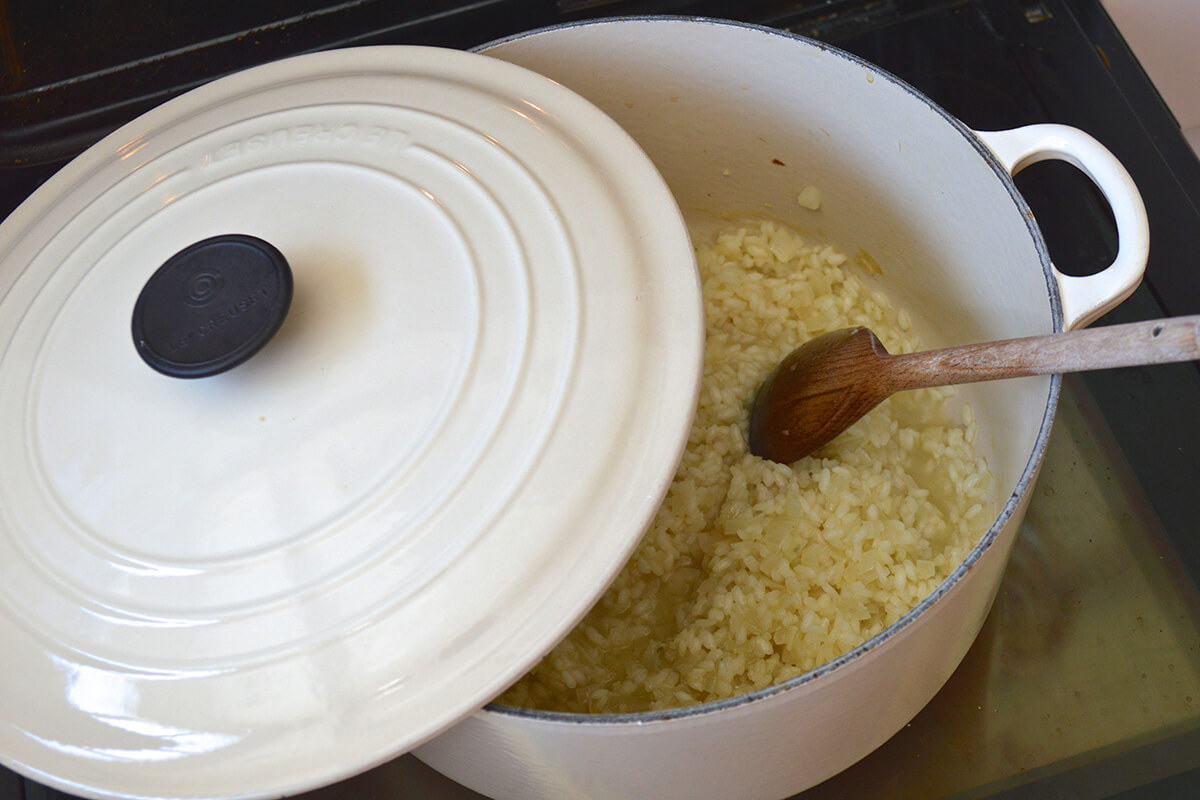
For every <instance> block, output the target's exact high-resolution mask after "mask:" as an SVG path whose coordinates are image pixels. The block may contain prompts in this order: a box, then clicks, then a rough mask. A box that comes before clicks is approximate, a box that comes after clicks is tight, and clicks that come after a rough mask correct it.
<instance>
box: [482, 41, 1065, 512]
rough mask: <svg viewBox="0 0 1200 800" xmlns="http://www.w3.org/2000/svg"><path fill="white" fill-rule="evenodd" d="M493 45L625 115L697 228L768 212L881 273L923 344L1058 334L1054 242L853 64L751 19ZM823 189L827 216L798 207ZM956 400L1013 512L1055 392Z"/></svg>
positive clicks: (957, 130) (910, 98) (1019, 390)
mask: <svg viewBox="0 0 1200 800" xmlns="http://www.w3.org/2000/svg"><path fill="white" fill-rule="evenodd" d="M485 52H487V54H488V55H492V56H495V57H498V58H503V59H505V60H509V61H513V62H516V63H518V64H521V65H523V66H526V67H529V68H531V69H533V70H535V71H537V72H540V73H542V74H544V75H547V76H549V77H551V78H553V79H554V80H556V81H559V82H561V83H563V84H565V85H566V86H567V87H569V88H571V89H574V90H575V91H577V92H579V93H580V94H582V95H583V96H584V97H586V98H588V99H589V100H591V101H592V102H593V103H595V104H597V105H598V106H600V108H602V109H603V110H604V111H605V112H607V113H608V114H609V115H610V116H612V117H613V118H614V119H616V121H617V122H618V123H620V124H621V125H622V126H623V127H624V128H625V130H627V131H629V132H630V134H632V136H633V137H634V138H635V139H636V140H637V141H638V143H639V144H640V145H641V146H642V147H643V148H644V149H645V150H646V152H647V153H648V154H649V156H650V158H651V159H652V160H653V161H654V163H655V165H656V166H657V167H658V168H659V170H660V171H661V172H662V173H663V176H664V177H665V178H666V180H667V183H668V184H669V185H670V187H671V189H672V191H673V193H674V194H675V197H676V199H677V200H678V201H679V203H680V205H681V207H682V208H683V209H684V212H685V215H687V216H688V218H689V222H690V223H691V224H692V226H693V229H696V228H704V227H707V226H710V225H712V224H713V223H715V222H716V223H719V222H721V221H725V220H730V219H735V218H737V217H739V216H742V215H748V214H759V215H766V216H770V217H773V218H777V219H779V220H781V221H783V222H786V223H788V224H790V225H792V226H794V227H796V228H797V229H799V230H800V231H801V232H802V233H804V234H807V235H811V236H812V237H813V238H814V239H820V240H823V241H826V242H828V243H830V244H833V245H835V246H837V247H839V248H841V249H842V250H844V251H845V252H846V253H847V254H848V255H850V256H851V258H854V259H856V260H858V261H859V262H860V264H866V265H867V271H874V270H875V267H876V266H877V267H878V270H879V274H878V276H877V278H876V280H877V282H878V284H879V285H880V287H881V288H883V289H884V290H885V291H886V293H887V294H888V295H889V297H891V298H892V300H893V301H894V302H895V303H896V304H897V305H898V306H900V307H903V308H908V309H912V311H913V312H914V318H915V319H917V320H919V323H918V327H919V328H920V332H921V333H922V335H923V336H922V338H923V339H924V341H925V343H926V345H927V346H931V347H933V346H946V345H951V344H966V343H970V342H976V341H985V340H992V339H1002V338H1010V337H1017V336H1030V335H1035V334H1040V333H1048V332H1050V331H1052V330H1053V329H1054V328H1055V327H1056V325H1057V323H1056V322H1055V320H1056V319H1058V318H1059V317H1060V314H1059V313H1058V310H1057V303H1058V296H1057V288H1056V286H1055V285H1054V284H1053V281H1052V279H1051V278H1050V276H1049V260H1048V257H1047V255H1046V253H1045V247H1044V244H1043V242H1042V240H1041V237H1040V235H1039V234H1038V233H1037V232H1036V226H1035V224H1034V222H1033V219H1032V215H1031V214H1030V212H1029V210H1028V207H1027V206H1026V205H1025V203H1024V201H1023V200H1021V198H1020V196H1019V195H1018V194H1017V193H1016V190H1015V188H1014V186H1013V184H1012V181H1011V179H1010V178H1009V176H1008V174H1007V172H1005V171H1004V168H1003V167H1001V166H1000V165H999V163H998V162H996V161H995V159H994V158H992V157H991V154H990V152H989V151H987V149H986V147H985V146H984V145H983V144H982V143H981V142H980V141H979V139H978V138H977V137H975V136H974V135H973V134H972V133H971V132H970V131H969V130H968V129H967V128H966V127H965V126H963V125H962V124H961V123H959V122H958V121H957V120H955V119H954V118H952V117H950V116H949V115H948V114H946V113H945V112H944V111H942V110H941V109H940V108H938V107H937V106H935V105H933V104H932V103H931V102H930V101H929V100H928V99H926V98H925V97H924V96H922V95H920V94H918V93H917V92H915V91H914V90H912V89H911V88H910V87H908V86H907V85H906V84H903V83H902V82H900V81H898V80H897V79H895V78H893V77H891V76H889V75H887V74H885V73H882V72H881V71H879V70H878V69H876V68H875V67H873V66H871V65H869V64H867V63H865V62H863V61H861V60H859V59H857V58H855V57H853V56H850V55H848V54H846V53H844V52H842V51H839V50H836V49H833V48H829V47H827V46H824V45H821V44H819V43H816V42H813V41H811V40H807V39H802V38H798V37H794V36H790V35H787V34H783V33H780V32H778V31H773V30H768V29H761V28H756V27H753V26H747V25H741V24H735V23H725V22H718V21H710V20H696V19H644V18H643V19H622V20H609V21H604V22H599V23H583V24H579V25H576V26H570V27H560V28H555V29H551V30H549V31H542V32H534V33H530V34H525V35H522V36H518V37H515V38H513V39H510V40H507V41H504V42H501V43H498V44H496V45H494V46H491V47H489V48H488V49H487V50H486V51H485ZM809 186H813V187H816V189H817V190H818V192H819V195H820V207H819V209H818V210H815V211H814V210H810V209H809V208H806V207H805V206H803V205H801V204H800V202H798V195H799V194H800V192H802V191H803V190H804V189H805V188H806V187H809ZM960 396H963V397H965V398H966V399H967V401H968V402H970V403H971V404H972V406H973V408H974V410H975V412H976V417H977V418H978V419H979V420H980V437H979V440H978V442H977V445H978V446H979V448H980V450H981V451H982V452H983V454H984V455H985V456H986V457H987V458H988V461H989V465H990V466H991V468H992V471H993V474H994V475H995V477H996V481H997V492H998V497H997V499H998V503H999V505H1000V506H1003V504H1004V498H1006V497H1008V496H1009V495H1010V494H1011V493H1013V492H1014V490H1017V491H1019V490H1020V488H1021V486H1022V479H1023V475H1025V473H1026V472H1027V468H1028V467H1030V458H1031V453H1034V452H1035V450H1036V447H1037V441H1038V436H1039V431H1040V429H1041V427H1042V425H1043V421H1044V418H1045V414H1046V410H1047V404H1048V402H1049V400H1050V399H1051V382H1050V380H1049V379H1047V378H1023V379H1018V380H1009V381H1001V382H992V383H989V384H977V385H975V386H971V387H966V388H965V390H964V391H963V392H960ZM1025 477H1026V478H1027V477H1028V476H1027V475H1025Z"/></svg>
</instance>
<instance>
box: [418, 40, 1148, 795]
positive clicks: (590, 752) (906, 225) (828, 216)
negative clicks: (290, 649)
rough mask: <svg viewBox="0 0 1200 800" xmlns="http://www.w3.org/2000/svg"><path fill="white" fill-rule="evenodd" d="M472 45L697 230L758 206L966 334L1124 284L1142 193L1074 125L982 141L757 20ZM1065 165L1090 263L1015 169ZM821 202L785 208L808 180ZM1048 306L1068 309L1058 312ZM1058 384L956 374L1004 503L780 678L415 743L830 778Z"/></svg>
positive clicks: (791, 781) (505, 777)
mask: <svg viewBox="0 0 1200 800" xmlns="http://www.w3.org/2000/svg"><path fill="white" fill-rule="evenodd" d="M485 52H487V53H489V54H491V55H494V56H496V57H499V58H503V59H505V60H508V61H511V62H513V63H517V64H521V65H523V66H527V67H529V68H531V69H534V70H536V71H538V72H541V73H542V74H545V75H547V76H549V77H551V78H553V79H555V80H557V81H560V82H562V83H563V84H565V85H566V86H568V87H570V88H572V89H574V90H576V91H577V92H579V93H581V94H582V95H584V96H585V97H587V98H589V99H590V100H592V101H593V102H595V103H596V104H597V105H599V106H600V107H601V108H602V109H604V110H605V111H607V112H608V114H609V115H610V116H612V117H613V118H614V119H616V120H617V121H618V122H619V123H620V124H621V125H622V126H623V127H624V128H625V129H626V130H628V131H629V132H630V133H631V134H632V135H633V136H634V138H635V139H637V141H638V142H639V143H640V144H641V145H642V147H643V148H644V149H645V150H646V152H647V153H648V154H649V155H650V157H651V158H652V159H653V160H654V162H655V164H656V165H657V166H658V167H659V169H660V170H661V171H662V173H663V175H664V177H666V179H667V182H668V183H669V185H670V186H671V188H672V190H673V192H674V193H675V196H676V198H677V200H678V201H679V203H680V205H681V207H683V209H684V212H685V214H687V215H689V217H690V219H691V220H692V222H693V223H694V224H696V225H697V226H707V225H710V224H712V220H713V219H718V220H719V219H720V218H722V217H729V216H738V215H743V214H746V213H761V214H765V215H768V216H772V217H776V218H780V219H782V220H784V221H786V222H788V223H790V224H792V225H794V226H796V227H798V228H799V229H801V231H803V232H807V233H809V234H810V235H812V236H814V237H819V238H821V239H823V240H825V241H828V242H831V243H833V244H835V245H838V246H840V247H842V248H843V249H845V250H846V251H848V252H849V253H851V254H858V253H859V252H860V250H861V251H864V252H865V253H867V254H869V255H871V256H872V257H873V258H874V259H875V260H876V262H877V263H878V264H879V265H880V266H881V268H882V270H883V274H882V276H880V278H879V283H880V284H881V285H882V286H884V287H885V288H886V290H887V291H888V292H889V294H890V295H892V296H893V298H894V299H895V300H896V301H897V302H898V303H900V304H902V305H903V306H905V307H909V308H912V309H914V310H916V311H917V312H918V313H919V314H920V315H921V316H922V317H923V318H924V320H925V323H926V326H925V327H926V330H925V331H924V333H925V334H926V339H927V341H929V342H931V343H935V344H936V343H945V344H949V343H966V342H970V341H981V340H987V339H1001V338H1008V337H1014V336H1022V335H1031V334H1037V333H1048V332H1051V331H1052V330H1056V329H1062V328H1064V327H1070V326H1074V325H1079V324H1084V323H1086V322H1087V321H1089V320H1090V319H1093V318H1095V316H1096V315H1098V314H1099V313H1102V312H1103V311H1104V310H1106V309H1107V308H1110V307H1111V306H1112V305H1114V304H1115V303H1117V302H1119V301H1120V299H1122V298H1123V297H1124V296H1125V295H1126V294H1127V293H1128V292H1129V291H1131V290H1132V288H1133V286H1134V285H1136V283H1137V281H1138V280H1139V279H1140V276H1141V272H1142V270H1143V269H1144V266H1145V260H1146V255H1147V235H1146V219H1145V213H1144V209H1143V208H1142V206H1141V201H1140V199H1139V198H1138V196H1137V192H1136V189H1135V188H1134V187H1133V184H1132V182H1131V181H1130V180H1129V178H1128V175H1127V174H1126V173H1125V171H1124V170H1123V169H1122V168H1121V167H1120V165H1119V164H1117V163H1116V161H1115V160H1114V159H1113V158H1112V157H1111V155H1109V154H1108V153H1107V151H1105V150H1104V149H1103V148H1102V147H1100V146H1099V145H1098V144H1097V143H1096V142H1094V141H1093V140H1091V139H1090V137H1087V136H1086V135H1084V134H1082V133H1080V132H1078V131H1072V130H1068V129H1061V128H1058V127H1055V126H1050V127H1039V128H1030V129H1023V130H1020V131H1016V132H1008V133H1000V134H976V133H975V132H973V131H970V130H968V129H967V128H965V127H964V126H963V125H962V124H961V123H959V122H958V121H957V120H954V119H953V118H951V117H949V116H948V115H947V114H946V113H945V112H943V111H942V110H940V109H939V108H937V107H935V106H934V105H932V104H931V103H930V102H929V101H928V100H927V99H925V98H924V97H922V96H920V95H919V94H917V93H916V92H914V91H913V90H911V89H910V88H909V87H907V86H906V85H904V84H902V83H900V82H899V81H897V80H895V79H894V78H891V77H889V76H888V75H886V74H884V73H882V72H880V71H879V70H877V69H875V68H873V67H872V66H870V65H868V64H866V63H864V62H862V61H860V60H858V59H856V58H853V57H851V56H848V55H846V54H844V53H841V52H840V51H837V50H834V49H832V48H829V47H826V46H824V45H821V44H819V43H815V42H811V41H807V40H801V39H797V38H794V37H791V36H788V35H786V34H781V33H779V32H776V31H768V30H765V29H758V28H754V27H750V26H742V25H736V24H731V23H730V24H727V23H719V22H715V21H704V20H686V19H628V20H613V21H604V22H599V23H592V24H586V23H585V24H579V25H573V26H565V27H560V28H555V29H550V30H547V31H541V32H535V33H532V34H528V35H525V36H519V37H515V38H513V39H511V40H507V41H504V42H500V43H497V44H495V45H493V46H490V47H487V48H485ZM1040 158H1068V159H1070V160H1072V161H1074V162H1076V163H1078V164H1080V165H1081V166H1082V167H1083V168H1084V170H1085V172H1087V173H1088V174H1090V175H1092V176H1093V177H1094V178H1095V179H1096V181H1097V183H1098V185H1100V186H1101V188H1102V190H1103V191H1104V192H1105V193H1106V194H1107V195H1108V196H1109V198H1110V201H1111V202H1112V205H1113V209H1114V214H1115V215H1116V216H1117V218H1118V223H1119V228H1120V235H1121V251H1120V254H1119V256H1118V258H1117V261H1116V263H1115V264H1114V266H1113V267H1111V268H1110V269H1109V270H1106V271H1105V272H1104V273H1101V274H1100V275H1099V276H1096V277H1093V278H1089V279H1086V280H1065V279H1064V278H1063V277H1062V276H1061V275H1060V274H1059V273H1058V271H1057V270H1055V269H1054V267H1053V265H1052V264H1051V263H1050V260H1049V257H1048V255H1047V253H1046V249H1045V245H1044V243H1043V241H1042V239H1041V236H1040V234H1039V233H1038V231H1037V227H1036V223H1035V221H1034V220H1033V218H1032V214H1031V213H1030V211H1029V208H1028V206H1027V205H1026V204H1025V203H1024V201H1023V200H1022V199H1021V197H1020V195H1019V194H1018V193H1017V191H1016V189H1015V187H1014V185H1013V183H1012V181H1011V176H1010V172H1011V171H1015V170H1017V169H1020V168H1021V167H1022V166H1023V165H1025V164H1027V163H1032V162H1033V161H1036V160H1038V159H1040ZM810 185H811V186H816V187H818V188H819V190H820V193H821V196H822V202H821V205H820V209H819V210H818V211H815V212H814V211H810V210H808V209H806V208H804V207H802V206H801V205H800V204H799V203H798V202H797V195H798V193H799V192H800V191H802V190H803V189H804V187H806V186H810ZM1064 312H1065V313H1064ZM1058 385H1059V383H1058V379H1057V378H1053V379H1052V378H1028V379H1020V380H1014V381H1005V382H998V383H992V384H987V385H979V386H976V387H972V391H971V392H970V401H971V403H972V404H973V406H974V407H975V410H976V416H977V418H978V419H979V420H980V426H981V429H982V432H981V437H980V438H981V442H980V444H981V446H982V448H983V449H984V451H985V452H986V454H987V456H988V458H989V460H990V465H991V467H992V469H993V472H994V473H995V475H996V478H997V482H998V485H999V490H1000V492H1001V495H1000V503H999V505H1000V506H1001V509H1002V510H1001V513H1000V515H999V517H998V519H997V520H996V521H995V523H994V524H993V525H992V526H991V528H990V529H989V530H988V532H987V533H986V535H985V536H984V538H983V540H982V542H981V543H980V544H979V546H978V547H976V548H975V550H974V551H973V552H972V553H971V555H970V556H969V558H968V559H967V561H966V562H965V563H964V564H963V565H962V566H961V567H960V568H959V569H957V570H956V571H955V572H954V573H953V574H952V575H951V577H950V578H949V579H947V581H946V582H945V583H944V584H943V585H942V586H941V587H939V589H938V590H937V591H936V592H935V593H934V595H933V596H931V597H930V598H928V599H927V600H926V601H924V602H922V603H921V604H920V605H919V606H918V607H917V608H916V609H914V611H913V612H911V613H910V614H908V615H906V616H905V617H904V618H903V619H902V620H901V621H900V622H898V623H897V624H896V625H894V626H892V627H891V628H889V629H888V630H886V631H884V632H883V633H881V634H880V635H879V636H876V637H874V638H873V639H871V640H870V641H868V642H866V643H865V644H864V645H862V646H861V647H859V648H856V649H855V650H853V651H851V652H850V653H847V654H846V655H845V656H843V657H841V658H839V659H837V660H835V661H834V662H831V663H829V664H826V665H824V666H822V667H819V668H818V669H816V670H814V671H813V672H810V673H808V674H807V675H804V676H801V677H800V678H797V679H796V680H794V681H791V682H789V683H786V684H783V685H781V686H777V687H773V688H771V689H768V690H764V691H761V692H757V693H755V694H752V695H748V696H746V697H741V698H735V699H733V700H731V701H727V702H723V703H716V704H709V705H704V706H698V707H695V708H692V709H682V710H678V711H673V712H659V713H648V714H641V715H629V716H590V717H589V716H582V715H569V714H550V713H538V712H527V711H520V710H516V709H509V708H502V707H497V706H489V707H488V708H486V709H485V710H483V711H482V712H480V713H478V714H475V715H473V716H472V717H470V718H469V719H468V720H466V721H464V722H462V723H460V724H458V725H456V726H455V727H454V728H452V729H451V730H450V731H448V732H447V733H445V734H443V735H442V736H440V737H438V738H437V739H435V740H433V741H432V742H430V743H428V744H426V745H424V746H422V747H421V748H419V749H418V750H417V751H416V754H417V756H418V757H419V758H421V759H422V760H424V761H426V762H427V763H428V764H430V765H431V766H433V767H434V768H436V769H438V770H440V771H442V772H443V773H445V774H446V775H448V776H450V777H452V778H454V779H455V780H458V781H460V782H461V783H463V784H464V785H466V786H468V787H471V788H473V789H475V790H476V791H479V792H481V793H483V794H485V795H488V796H491V797H495V798H503V799H504V800H536V799H539V798H545V800H551V799H552V798H554V799H556V800H562V799H563V798H570V799H571V800H584V798H588V799H589V800H613V799H615V798H623V799H625V800H641V799H642V798H648V797H680V798H688V800H708V799H710V798H711V800H728V798H738V800H776V798H782V797H785V796H789V795H791V794H793V793H795V792H798V791H801V790H803V789H805V788H807V787H809V786H812V785H813V784H816V783H818V782H820V781H822V780H824V779H825V778H828V777H830V776H832V775H833V774H835V773H837V772H838V771H840V770H842V769H844V768H845V767H847V766H849V765H850V764H852V763H854V762H855V761H856V760H858V759H859V758H861V757H862V756H864V755H866V754H867V753H868V752H870V751H871V750H872V749H874V748H875V747H877V746H878V745H880V744H882V743H883V742H884V741H885V740H886V739H887V738H888V737H890V736H891V735H892V734H893V733H894V732H895V731H897V730H898V729H899V728H900V727H902V726H903V725H904V723H905V722H907V721H908V720H909V719H911V718H912V717H913V716H914V715H915V714H916V713H917V712H918V711H919V710H920V708H921V707H922V706H923V705H924V704H925V703H926V702H928V700H929V699H930V698H931V697H932V696H933V695H934V694H935V693H936V691H937V690H938V689H939V688H940V687H941V685H942V684H943V682H944V681H945V680H946V679H947V678H948V677H949V675H950V674H951V673H952V671H953V670H954V668H955V667H956V666H957V664H958V663H959V661H960V660H961V658H962V656H963V655H964V654H965V652H966V651H967V649H968V647H969V646H970V644H971V642H972V641H973V639H974V638H975V636H976V634H977V633H978V630H979V628H980V626H981V625H982V623H983V620H984V618H985V616H986V614H987V611H988V609H989V607H990V605H991V602H992V599H993V597H994V595H995V592H996V589H997V586H998V584H999V581H1000V577H1001V575H1002V573H1003V570H1004V566H1005V563H1006V561H1007V557H1008V553H1009V550H1010V548H1011V546H1012V542H1013V538H1014V537H1015V535H1016V532H1017V527H1018V524H1019V521H1020V519H1021V516H1022V515H1023V513H1024V510H1025V506H1026V503H1027V502H1028V498H1029V490H1030V488H1031V486H1032V484H1033V481H1034V480H1035V479H1036V476H1037V470H1038V467H1039V465H1040V461H1041V457H1042V452H1043V449H1044V447H1045V443H1046V438H1047V436H1048V434H1049V429H1050V425H1051V421H1052V419H1053V413H1054V405H1055V402H1056V400H1057V394H1058Z"/></svg>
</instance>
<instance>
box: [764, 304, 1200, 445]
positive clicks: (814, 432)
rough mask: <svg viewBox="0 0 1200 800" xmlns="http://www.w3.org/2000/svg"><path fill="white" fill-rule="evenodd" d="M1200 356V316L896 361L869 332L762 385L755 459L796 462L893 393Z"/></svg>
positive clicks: (827, 346) (805, 356)
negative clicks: (757, 457) (756, 457)
mask: <svg viewBox="0 0 1200 800" xmlns="http://www.w3.org/2000/svg"><path fill="white" fill-rule="evenodd" d="M1193 359H1200V316H1190V317H1175V318H1173V319H1161V320H1152V321H1150V322H1135V323H1132V324H1127V325H1111V326H1107V327H1102V328H1094V329H1091V330H1078V331H1069V332H1067V333H1052V334H1050V335H1049V336H1031V337H1028V338H1024V339H1008V340H1005V341H1001V342H988V343H984V344H971V345H966V346H964V347H948V348H945V349H942V350H926V351H924V352H920V353H906V354H900V355H890V354H889V353H888V351H887V349H886V348H885V347H884V346H883V344H882V343H881V342H880V341H879V339H878V338H876V336H875V334H873V333H871V331H870V330H868V329H866V328H846V329H843V330H838V331H832V332H830V333H826V334H824V335H823V336H818V337H816V338H815V339H812V340H811V341H809V342H807V343H806V344H803V345H801V346H800V347H797V348H796V349H795V350H793V351H792V352H791V353H790V354H789V355H788V356H787V358H785V359H784V360H783V361H782V362H781V363H780V364H779V366H778V367H777V368H776V369H775V372H773V373H772V374H771V375H770V377H768V378H767V379H766V381H764V382H763V384H762V386H760V387H759V389H758V393H757V394H756V395H755V397H754V405H753V407H752V408H751V410H750V452H752V453H754V454H755V455H757V456H761V457H762V458H768V459H771V460H772V461H778V462H780V463H783V464H790V463H792V462H793V461H796V460H797V459H800V458H803V457H804V456H806V455H808V454H809V453H811V452H813V451H814V450H816V449H817V448H818V447H820V446H821V445H824V444H826V443H828V442H829V441H830V440H831V439H833V438H834V437H835V436H837V435H838V434H839V433H841V432H842V431H844V430H846V428H849V427H850V426H851V425H853V424H854V423H855V422H857V421H858V420H859V419H860V418H861V417H862V416H863V415H864V414H866V413H867V412H868V411H870V410H871V409H872V408H874V407H875V406H877V405H879V404H880V403H881V402H883V401H884V400H886V399H887V398H888V397H889V396H891V395H892V394H894V393H896V392H899V391H904V390H906V389H923V388H927V387H931V386H949V385H951V384H956V383H972V382H975V381H990V380H997V379H1000V378H1018V377H1023V376H1027V375H1049V374H1052V373H1060V372H1083V371H1086V370H1093V369H1108V368H1111V367H1131V366H1136V365H1139V364H1165V363H1169V362H1173V361H1190V360H1193Z"/></svg>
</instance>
